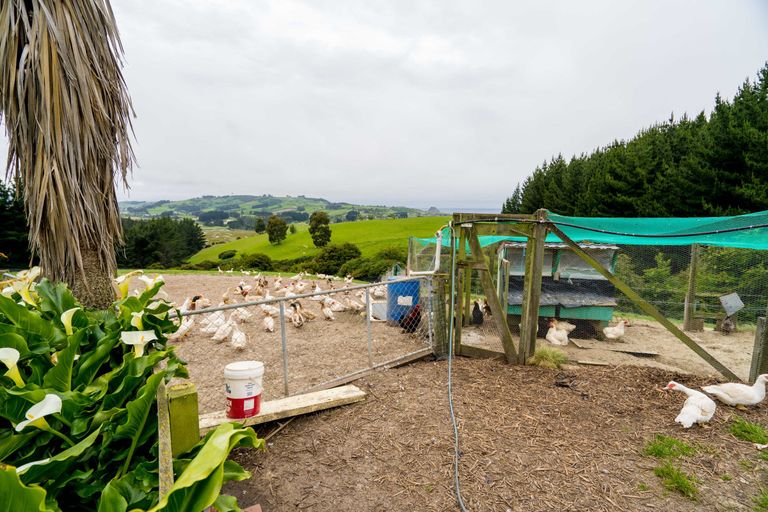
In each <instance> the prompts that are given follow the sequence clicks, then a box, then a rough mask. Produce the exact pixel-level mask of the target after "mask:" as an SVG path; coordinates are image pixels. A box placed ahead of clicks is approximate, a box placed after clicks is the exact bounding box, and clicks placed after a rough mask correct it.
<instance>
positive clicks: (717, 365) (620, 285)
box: [549, 224, 741, 382]
mask: <svg viewBox="0 0 768 512" xmlns="http://www.w3.org/2000/svg"><path fill="white" fill-rule="evenodd" d="M549 229H550V230H552V232H553V233H555V234H556V235H557V236H558V238H560V240H562V241H563V243H565V244H566V245H568V247H570V248H571V250H573V252H575V253H576V254H578V255H579V257H580V258H581V259H583V260H584V261H586V262H587V263H588V264H589V265H590V266H591V267H592V268H594V269H595V270H597V271H598V272H599V273H600V274H602V275H603V277H605V278H606V279H607V280H608V281H610V282H611V284H613V285H614V286H615V287H616V288H617V289H618V290H619V291H621V292H622V293H623V294H624V295H626V296H627V298H629V300H631V301H632V302H634V303H635V304H637V306H638V307H639V308H640V309H641V310H643V312H645V313H646V314H648V315H650V316H652V317H653V318H654V320H656V321H657V322H659V323H660V324H661V325H663V326H664V327H666V329H667V330H668V331H669V332H671V333H672V334H674V335H675V337H676V338H677V339H679V340H680V341H682V342H683V343H684V344H685V345H687V346H688V348H690V349H691V350H693V351H694V352H696V354H698V355H699V357H701V358H702V359H704V360H705V361H706V362H707V363H709V364H710V365H711V366H712V367H713V368H714V369H715V370H717V371H718V372H720V373H721V374H723V375H724V376H725V377H726V378H728V379H730V380H734V381H737V382H741V379H740V378H739V377H738V376H737V375H736V374H735V373H733V372H732V371H731V370H729V369H728V368H727V367H726V366H725V365H723V363H721V362H720V361H718V360H717V359H715V357H714V356H712V354H710V353H709V352H707V351H706V350H705V349H704V348H703V347H702V346H701V345H699V344H698V343H696V342H695V341H693V340H692V339H691V338H689V337H688V335H687V334H685V333H684V332H683V331H681V330H680V329H679V328H678V327H677V326H676V325H675V324H673V323H672V322H670V321H669V320H668V319H667V318H666V317H665V316H664V315H662V314H661V312H659V310H658V309H656V308H655V307H654V306H653V305H652V304H650V303H648V302H647V301H646V300H645V299H643V298H642V297H641V296H640V295H639V294H638V293H637V292H636V291H634V290H633V289H632V288H631V287H630V286H629V285H627V284H626V283H625V282H624V281H622V280H621V279H619V278H618V277H616V276H615V275H613V274H612V273H611V272H609V271H608V270H606V269H605V268H603V266H602V265H601V264H600V263H599V262H598V261H597V260H595V259H594V258H593V257H592V256H590V255H589V254H587V253H586V252H584V250H583V249H582V248H581V247H579V245H578V244H577V243H576V242H574V241H573V240H571V239H570V238H569V237H568V236H567V235H566V234H565V233H563V232H562V231H561V230H560V229H559V228H558V227H557V226H556V225H554V224H550V226H549Z"/></svg>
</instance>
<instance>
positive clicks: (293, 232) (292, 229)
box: [288, 224, 296, 235]
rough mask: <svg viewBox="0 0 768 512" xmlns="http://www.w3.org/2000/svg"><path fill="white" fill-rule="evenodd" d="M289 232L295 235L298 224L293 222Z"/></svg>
mask: <svg viewBox="0 0 768 512" xmlns="http://www.w3.org/2000/svg"><path fill="white" fill-rule="evenodd" d="M288 232H289V233H290V234H292V235H295V234H296V224H291V225H290V226H288Z"/></svg>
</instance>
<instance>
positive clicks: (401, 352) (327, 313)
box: [175, 275, 435, 412]
mask: <svg viewBox="0 0 768 512" xmlns="http://www.w3.org/2000/svg"><path fill="white" fill-rule="evenodd" d="M228 279H229V281H230V286H229V287H228V289H227V291H226V292H225V293H224V295H223V296H222V297H221V299H220V300H219V301H218V302H216V303H214V299H213V297H198V298H197V299H196V300H195V301H194V305H192V303H193V302H192V301H189V304H188V305H187V307H186V308H184V311H183V312H182V319H181V323H182V325H184V326H186V327H182V328H181V329H180V332H179V333H177V335H176V337H175V338H176V339H175V342H176V345H177V351H178V352H179V354H180V355H181V356H182V358H184V359H186V360H188V362H189V363H190V374H191V378H192V380H193V382H195V383H196V385H197V386H198V389H199V394H200V406H201V411H203V412H210V411H213V410H218V409H222V408H223V404H225V401H224V399H223V397H224V394H223V391H222V390H223V388H224V379H223V367H224V366H225V365H226V364H228V363H229V362H233V361H238V360H258V361H262V362H264V364H265V368H266V371H265V374H264V378H263V381H264V395H263V396H264V397H263V399H265V400H269V399H273V398H279V397H282V396H289V395H294V394H298V393H301V392H305V391H307V390H311V389H313V388H318V387H323V386H324V385H329V384H331V383H333V382H334V381H338V380H341V379H344V378H345V377H346V376H350V375H353V374H355V373H359V372H361V371H364V370H366V369H370V368H375V367H379V366H382V365H386V364H387V363H389V362H392V361H395V360H398V359H400V358H403V357H407V356H409V355H418V354H422V353H424V352H425V351H426V352H429V351H430V350H431V341H432V336H433V328H434V326H433V322H434V320H435V314H434V311H433V301H432V287H431V280H430V279H429V278H426V277H421V278H414V279H396V280H392V281H389V282H383V283H372V284H363V285H358V284H354V283H352V282H351V280H347V281H345V280H339V279H335V278H327V277H324V278H322V279H320V278H317V277H314V276H304V275H299V276H294V278H292V279H290V278H288V279H287V278H279V277H261V276H253V277H250V276H249V277H248V278H244V279H241V280H240V282H239V283H238V282H237V280H238V278H237V277H231V278H228ZM235 283H237V284H235Z"/></svg>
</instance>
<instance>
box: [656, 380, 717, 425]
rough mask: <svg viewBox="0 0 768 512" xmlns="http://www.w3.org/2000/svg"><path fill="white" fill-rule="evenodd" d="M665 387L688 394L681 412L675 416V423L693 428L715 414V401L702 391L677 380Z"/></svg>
mask: <svg viewBox="0 0 768 512" xmlns="http://www.w3.org/2000/svg"><path fill="white" fill-rule="evenodd" d="M664 389H665V390H674V391H681V392H683V393H685V394H686V395H688V398H686V400H685V403H683V408H682V409H681V410H680V414H678V415H677V418H675V423H679V424H681V425H682V426H683V427H684V428H691V427H692V426H693V424H694V423H698V424H699V425H703V424H704V423H707V422H708V421H709V420H711V419H712V416H714V414H715V409H716V407H717V406H716V405H715V401H714V400H712V399H711V398H709V397H708V396H707V395H705V394H704V393H702V392H701V391H696V390H695V389H691V388H688V387H685V386H683V385H682V384H680V383H678V382H675V381H670V383H669V384H667V387H665V388H664Z"/></svg>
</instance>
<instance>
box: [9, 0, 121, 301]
mask: <svg viewBox="0 0 768 512" xmlns="http://www.w3.org/2000/svg"><path fill="white" fill-rule="evenodd" d="M122 51H123V50H122V46H121V43H120V39H119V36H118V33H117V25H116V22H115V18H114V14H113V12H112V8H111V6H110V4H109V0H77V1H70V0H4V1H2V2H0V116H1V117H0V121H2V122H3V124H4V126H5V131H6V133H7V134H8V139H9V152H8V161H7V166H6V175H7V176H8V177H15V178H16V179H17V180H20V182H21V183H22V185H23V191H24V204H25V208H26V212H27V218H28V220H29V229H30V245H31V249H32V251H33V253H37V254H38V255H39V257H40V264H41V266H42V269H43V272H44V274H45V275H46V276H47V277H49V278H51V279H53V280H56V281H64V282H67V283H72V282H73V281H75V280H77V279H82V280H84V282H85V283H86V286H87V282H88V279H87V278H86V276H85V272H84V270H83V259H84V258H83V254H85V253H88V256H89V258H88V259H94V258H93V256H95V259H96V261H97V262H98V266H99V267H100V269H99V270H100V272H102V273H104V274H107V275H110V276H112V275H114V272H115V255H114V242H115V241H116V240H120V238H121V226H120V217H119V212H118V208H117V198H116V195H115V180H116V179H117V180H119V181H121V182H122V183H123V184H124V185H125V186H127V183H126V175H127V173H128V172H129V171H130V170H131V168H132V165H133V162H134V155H133V150H132V148H131V143H130V132H132V127H131V121H130V119H131V115H132V114H133V110H132V107H131V102H130V98H129V97H128V92H127V88H126V85H125V81H124V80H123V76H122V72H121V68H122V61H121V55H122Z"/></svg>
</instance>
